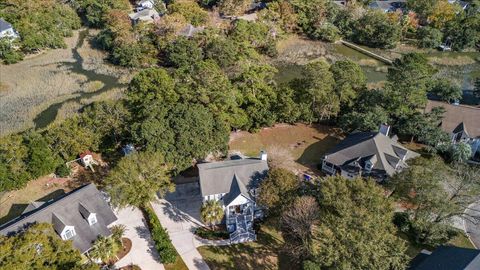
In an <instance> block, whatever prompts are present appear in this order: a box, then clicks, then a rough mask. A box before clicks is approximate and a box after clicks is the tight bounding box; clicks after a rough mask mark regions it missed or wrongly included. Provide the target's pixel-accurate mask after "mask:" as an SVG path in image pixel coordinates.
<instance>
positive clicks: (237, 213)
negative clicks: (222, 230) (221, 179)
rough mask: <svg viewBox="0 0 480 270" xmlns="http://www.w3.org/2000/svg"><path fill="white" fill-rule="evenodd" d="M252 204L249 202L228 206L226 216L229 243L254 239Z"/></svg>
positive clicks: (255, 237)
mask: <svg viewBox="0 0 480 270" xmlns="http://www.w3.org/2000/svg"><path fill="white" fill-rule="evenodd" d="M253 220H254V205H253V204H251V203H247V204H242V205H234V206H229V207H228V211H227V216H226V225H227V231H228V232H230V242H231V243H242V242H247V241H255V240H256V239H257V236H256V234H255V231H254V230H253Z"/></svg>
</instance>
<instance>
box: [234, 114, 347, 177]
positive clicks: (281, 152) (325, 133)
mask: <svg viewBox="0 0 480 270" xmlns="http://www.w3.org/2000/svg"><path fill="white" fill-rule="evenodd" d="M339 141H340V139H339V131H338V130H337V129H335V128H332V127H328V126H323V125H305V124H296V125H287V124H278V125H275V126H274V127H271V128H264V129H262V130H260V131H259V132H257V133H250V132H246V131H240V132H233V133H232V134H231V136H230V145H229V146H230V153H231V154H234V153H241V154H243V155H247V156H252V157H257V156H258V155H259V153H260V151H261V150H266V151H267V153H268V156H269V160H270V161H271V162H272V163H274V164H275V165H277V166H280V167H285V168H288V169H291V170H294V171H296V172H308V173H318V169H317V165H318V164H319V163H320V161H321V158H322V155H323V154H325V153H326V152H327V151H328V150H329V149H330V148H332V147H333V146H335V144H337V143H338V142H339Z"/></svg>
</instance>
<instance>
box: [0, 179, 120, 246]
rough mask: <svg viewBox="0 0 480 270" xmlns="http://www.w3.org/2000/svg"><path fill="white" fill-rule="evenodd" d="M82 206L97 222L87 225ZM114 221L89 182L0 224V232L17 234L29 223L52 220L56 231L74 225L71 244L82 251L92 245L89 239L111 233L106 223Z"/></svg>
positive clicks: (114, 217)
mask: <svg viewBox="0 0 480 270" xmlns="http://www.w3.org/2000/svg"><path fill="white" fill-rule="evenodd" d="M81 205H83V206H81ZM82 207H84V208H86V209H88V211H91V212H93V213H96V216H97V223H96V224H94V225H91V226H90V225H89V224H88V220H87V219H86V218H84V217H83V216H82V213H81V211H83V210H80V209H81V208H82ZM116 220H117V217H116V216H115V214H114V213H113V211H112V209H111V208H110V206H109V205H108V203H107V202H106V201H105V200H104V199H103V196H102V194H101V193H100V192H99V191H98V189H97V188H96V187H95V185H94V184H88V185H85V186H82V187H80V188H78V189H75V190H73V191H71V192H69V193H67V194H65V195H64V196H62V197H60V198H58V199H56V200H53V201H49V202H46V203H44V204H42V205H41V206H40V207H38V208H36V209H33V210H32V211H30V212H25V213H24V214H22V215H21V216H20V217H18V218H16V219H14V220H12V221H10V222H8V223H6V224H3V225H2V226H0V234H2V235H10V234H13V233H16V232H18V231H20V230H22V229H23V228H25V227H26V226H28V225H29V224H32V223H42V222H46V223H51V224H52V225H53V227H54V229H55V231H56V232H57V233H60V232H61V231H62V230H63V228H64V227H65V226H74V229H75V233H76V235H75V236H74V237H73V238H71V240H73V246H74V247H75V248H77V249H78V250H80V252H81V253H84V252H85V251H87V250H88V249H90V248H91V246H92V242H93V241H95V240H96V239H97V238H98V236H99V235H102V236H108V235H110V234H111V232H110V229H108V225H110V224H111V223H113V222H114V221H116Z"/></svg>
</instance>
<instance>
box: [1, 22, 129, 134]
mask: <svg viewBox="0 0 480 270" xmlns="http://www.w3.org/2000/svg"><path fill="white" fill-rule="evenodd" d="M78 33H79V32H78V31H76V32H75V33H74V35H73V36H72V37H71V38H67V39H66V43H67V48H65V49H56V50H47V51H43V52H42V53H39V54H36V55H30V56H28V57H27V58H26V59H25V60H24V61H22V62H20V63H17V64H13V65H8V66H5V65H0V74H1V76H0V108H1V110H0V136H3V135H6V134H9V133H13V132H19V131H22V130H24V129H28V128H32V127H34V122H33V119H34V118H35V117H36V116H37V115H38V114H39V113H41V112H42V111H43V110H45V109H47V108H48V107H49V106H50V105H52V104H56V103H59V102H63V101H66V100H68V99H72V98H75V97H77V96H78V95H79V94H80V93H81V92H95V91H98V90H99V89H101V88H102V86H103V83H101V82H99V81H93V82H88V78H87V77H86V76H84V75H80V74H77V73H74V72H72V70H71V68H70V66H69V65H68V63H74V62H75V61H76V60H75V59H74V55H73V51H72V48H74V46H76V43H77V40H78V36H79V34H78ZM79 53H80V54H81V55H82V56H83V57H85V58H84V61H83V64H84V66H88V68H91V69H95V72H97V69H98V70H99V71H98V73H102V72H105V73H108V74H115V75H117V74H118V75H119V76H121V81H122V82H128V81H129V80H130V78H131V75H130V73H131V72H130V71H129V70H120V69H118V68H116V67H113V66H111V65H107V64H105V62H104V58H105V54H104V53H103V52H101V51H98V50H96V49H93V48H92V47H91V44H90V43H89V42H88V41H87V40H85V42H84V43H83V46H82V48H80V49H79ZM89 63H90V64H89ZM93 63H95V64H93ZM121 92H122V91H119V90H113V89H112V90H111V91H108V92H107V93H102V94H100V95H98V96H96V97H93V98H90V99H86V100H81V101H80V102H77V103H78V104H79V105H84V104H88V103H91V102H93V101H97V100H101V99H112V98H113V99H116V98H118V97H119V96H121ZM79 105H77V104H75V102H68V103H67V104H65V105H64V106H63V107H62V108H61V112H60V113H58V116H57V118H58V119H59V120H60V119H64V118H65V117H67V116H69V115H71V114H72V113H74V112H76V111H78V109H79V107H78V106H79Z"/></svg>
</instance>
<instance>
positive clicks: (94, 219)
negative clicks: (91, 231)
mask: <svg viewBox="0 0 480 270" xmlns="http://www.w3.org/2000/svg"><path fill="white" fill-rule="evenodd" d="M95 223H97V215H95V214H91V215H90V217H88V224H89V225H90V226H91V225H93V224H95Z"/></svg>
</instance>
